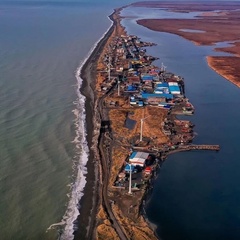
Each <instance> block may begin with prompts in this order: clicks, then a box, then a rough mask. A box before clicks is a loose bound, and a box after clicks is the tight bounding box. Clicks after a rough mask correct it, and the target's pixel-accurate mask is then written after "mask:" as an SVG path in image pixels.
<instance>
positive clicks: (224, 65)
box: [133, 2, 240, 86]
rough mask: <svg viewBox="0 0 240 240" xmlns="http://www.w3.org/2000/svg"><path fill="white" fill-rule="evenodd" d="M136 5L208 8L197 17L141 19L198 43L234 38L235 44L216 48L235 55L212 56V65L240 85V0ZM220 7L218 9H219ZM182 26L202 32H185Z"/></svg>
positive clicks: (148, 24)
mask: <svg viewBox="0 0 240 240" xmlns="http://www.w3.org/2000/svg"><path fill="white" fill-rule="evenodd" d="M133 6H142V7H155V8H166V9H167V10H170V11H182V12H192V11H204V13H203V14H201V15H199V16H198V17H196V18H194V19H141V20H138V21H137V23H138V24H140V25H142V26H144V27H147V28H149V29H151V30H154V31H159V32H168V33H172V34H176V35H179V36H181V37H183V38H185V39H187V40H190V41H192V42H194V44H196V45H215V44H216V43H219V42H231V44H232V46H230V47H222V48H219V47H217V48H215V51H218V52H227V53H232V54H233V56H229V57H223V56H208V57H207V61H208V64H209V66H210V67H211V68H212V69H213V70H215V71H216V72H217V73H219V74H220V75H221V76H223V77H224V78H226V79H227V80H229V81H230V82H232V83H234V84H235V85H237V86H240V84H239V83H240V78H239V75H240V70H239V67H238V66H239V64H240V57H239V56H240V43H239V41H240V19H239V15H240V10H239V9H240V3H238V2H218V3H217V4H216V3H207V2H206V3H204V4H202V2H201V4H199V3H188V4H186V3H181V4H180V3H174V2H171V3H167V2H165V3H164V2H159V3H156V2H155V3H151V2H150V3H148V2H145V3H144V2H142V3H136V4H134V5H133ZM216 11H217V12H216ZM181 29H191V30H198V31H202V32H184V31H181Z"/></svg>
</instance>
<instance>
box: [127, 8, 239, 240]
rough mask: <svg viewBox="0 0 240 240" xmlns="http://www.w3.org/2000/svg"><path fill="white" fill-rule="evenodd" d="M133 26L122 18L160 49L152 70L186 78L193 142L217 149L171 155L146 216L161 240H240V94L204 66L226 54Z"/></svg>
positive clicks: (154, 52) (146, 13)
mask: <svg viewBox="0 0 240 240" xmlns="http://www.w3.org/2000/svg"><path fill="white" fill-rule="evenodd" d="M133 12H134V13H135V14H134V16H137V18H141V17H142V16H144V17H145V18H151V17H152V11H151V10H150V9H145V8H132V9H126V10H124V11H123V15H126V16H130V13H133ZM158 14H159V15H158V17H159V18H161V17H162V16H163V17H164V16H165V15H167V16H168V17H169V15H172V17H173V18H174V16H175V14H174V13H169V12H167V13H164V14H161V11H159V10H158ZM155 15H156V13H155V14H154V17H155ZM178 16H179V13H178ZM188 16H189V15H188ZM188 16H187V17H188ZM182 17H184V14H183V15H182ZM135 21H136V18H126V19H124V21H123V22H124V26H126V28H127V30H128V31H129V32H130V33H131V34H136V35H138V36H140V37H141V38H142V39H143V40H146V41H152V42H154V43H157V44H158V45H157V46H155V47H151V48H148V52H149V53H150V54H152V55H153V56H157V57H159V58H160V59H159V60H158V61H156V62H155V63H156V65H158V66H160V65H161V63H162V62H163V63H164V65H166V66H167V69H168V70H169V71H172V72H174V73H175V74H178V75H181V76H183V77H184V78H185V83H186V84H185V89H186V95H187V97H188V98H189V99H190V101H191V102H192V103H193V105H194V106H195V114H194V115H193V116H192V117H187V119H189V120H191V121H192V122H193V123H194V124H195V125H196V126H195V128H194V130H195V131H196V138H195V139H194V143H196V144H205V143H206V144H220V147H221V150H220V152H217V153H216V152H208V151H203V152H199V151H196V152H186V153H179V154H175V155H172V156H169V157H168V159H167V161H166V162H164V163H163V165H162V167H161V169H160V171H159V175H158V177H157V179H156V181H155V183H154V188H153V191H152V195H151V196H150V199H149V201H148V203H147V205H146V212H147V216H148V218H149V220H150V221H151V222H153V223H154V224H156V226H157V230H156V232H157V234H158V236H159V237H160V239H163V240H172V239H174V240H186V239H188V240H198V239H199V240H200V239H206V240H213V239H218V240H226V239H234V240H235V239H236V240H237V239H240V228H239V226H240V208H239V201H240V187H239V183H240V175H239V169H240V162H239V156H240V148H239V146H238V145H239V134H238V133H239V131H240V126H239V119H240V112H239V111H238V106H239V103H240V90H239V88H238V87H236V86H234V85H233V84H232V83H230V82H228V81H227V80H225V79H224V78H222V77H221V76H219V75H218V74H216V73H215V72H214V71H213V70H211V69H210V68H209V67H208V65H207V62H206V56H208V55H216V54H217V55H224V54H221V53H215V52H213V50H212V49H213V47H199V46H195V45H194V44H193V43H191V42H189V41H187V40H185V39H183V38H181V37H178V36H176V35H173V34H168V33H160V32H154V31H151V30H149V29H147V28H144V27H142V26H138V25H136V22H135ZM185 118H186V117H185Z"/></svg>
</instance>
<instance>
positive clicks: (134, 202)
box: [82, 9, 219, 240]
mask: <svg viewBox="0 0 240 240" xmlns="http://www.w3.org/2000/svg"><path fill="white" fill-rule="evenodd" d="M120 11H121V9H116V10H115V11H114V13H113V14H112V15H111V16H110V19H111V20H112V21H113V25H112V27H111V29H110V30H109V31H108V33H107V34H106V36H105V38H104V41H103V42H100V45H99V47H98V48H97V50H96V51H95V52H94V53H93V55H92V57H90V59H91V60H90V61H88V62H87V64H86V66H85V69H84V71H83V76H82V77H83V79H84V80H86V79H87V81H86V82H87V83H85V85H86V84H87V85H89V86H92V88H93V89H94V97H93V99H94V106H93V107H92V112H91V114H92V115H91V118H88V120H89V122H91V119H92V121H93V125H94V131H93V133H92V135H90V136H91V139H92V145H91V156H92V158H93V162H94V164H95V166H96V167H97V183H96V196H98V197H96V196H95V198H94V199H95V200H94V202H95V206H96V207H95V210H94V211H93V212H92V213H91V214H94V213H96V215H97V218H94V217H93V218H92V220H91V226H90V229H91V231H89V232H91V236H90V235H88V239H93V238H94V239H121V240H124V239H137V240H141V239H157V238H158V237H157V236H156V235H155V232H154V227H153V226H152V225H151V224H150V223H149V222H148V221H147V219H146V218H145V214H144V203H145V199H146V196H147V194H148V193H150V190H151V189H152V187H153V181H154V178H155V177H156V174H157V171H158V169H159V167H160V166H161V164H162V162H163V161H164V160H165V159H166V157H167V155H168V154H172V153H176V152H179V151H189V150H201V149H203V150H214V151H218V150H219V146H218V145H194V144H192V140H193V138H194V132H193V128H194V124H193V123H192V122H190V121H188V120H180V119H178V116H180V115H192V114H194V106H193V105H192V104H191V102H190V101H189V99H188V98H187V97H186V96H185V91H184V89H185V87H184V84H185V83H184V79H183V77H181V76H179V75H176V74H174V73H171V72H167V71H166V68H165V66H164V65H162V66H155V65H154V61H155V60H156V59H157V57H159V56H150V55H148V54H147V47H151V46H153V45H154V43H151V42H144V41H143V40H141V39H140V38H139V37H138V36H134V35H129V33H127V32H126V31H125V29H124V27H123V26H122V25H121V16H120ZM89 66H90V67H89ZM88 70H89V71H90V73H91V74H90V73H89V71H88ZM88 73H89V74H88ZM93 79H94V80H93ZM86 87H87V86H85V88H86Z"/></svg>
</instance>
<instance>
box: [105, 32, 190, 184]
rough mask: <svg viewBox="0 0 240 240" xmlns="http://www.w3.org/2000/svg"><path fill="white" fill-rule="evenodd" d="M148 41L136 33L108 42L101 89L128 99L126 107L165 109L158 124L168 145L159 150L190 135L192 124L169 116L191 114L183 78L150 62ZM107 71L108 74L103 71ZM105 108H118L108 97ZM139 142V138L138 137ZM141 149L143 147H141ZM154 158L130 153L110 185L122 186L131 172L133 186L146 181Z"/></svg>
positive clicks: (149, 44)
mask: <svg viewBox="0 0 240 240" xmlns="http://www.w3.org/2000/svg"><path fill="white" fill-rule="evenodd" d="M151 45H153V44H151V43H145V42H142V41H140V39H139V38H138V37H136V36H121V37H116V38H115V39H114V40H113V42H112V43H111V44H110V45H109V50H108V51H107V52H106V53H105V55H104V59H103V62H104V64H105V66H106V69H105V71H103V72H105V74H104V76H105V80H104V81H103V82H102V85H101V92H102V93H108V92H110V91H111V90H114V91H111V93H112V95H114V94H115V95H117V96H118V97H120V96H121V97H124V99H128V101H129V107H132V108H144V106H146V105H151V106H156V107H157V108H164V109H167V110H168V111H169V112H172V113H174V114H168V117H167V118H166V120H165V121H164V122H163V123H162V125H161V126H159V127H161V128H162V132H163V133H164V134H165V135H167V136H169V139H170V143H169V144H170V146H163V151H162V152H166V151H169V150H170V149H173V148H175V147H177V146H178V145H179V144H187V143H189V142H191V140H192V138H193V130H192V128H193V125H192V124H191V123H190V122H189V121H180V120H177V119H176V118H174V117H173V115H176V114H185V115H189V114H193V112H194V107H193V106H192V104H191V103H190V102H189V101H188V99H186V98H185V94H184V79H183V78H182V77H180V76H178V75H175V74H173V73H169V72H167V71H166V67H165V66H164V65H163V64H162V66H161V67H156V66H153V65H152V62H153V61H154V60H155V59H156V58H154V57H152V56H148V55H147V54H146V49H145V47H146V46H151ZM106 73H108V74H106ZM108 107H119V106H118V105H117V104H115V103H114V102H113V104H112V100H111V101H110V103H109V106H108ZM140 141H141V138H140ZM142 151H143V150H142ZM156 162H157V161H156V157H155V156H154V155H151V154H149V153H147V152H132V153H131V155H130V156H129V157H128V158H127V160H126V161H125V163H124V165H123V166H122V168H121V171H120V173H119V174H118V176H117V178H116V181H115V183H114V186H115V187H117V188H124V189H126V187H127V185H128V183H129V180H130V178H131V174H134V179H131V183H132V184H133V185H134V188H135V189H139V186H140V185H141V184H142V183H143V182H145V180H148V179H149V177H150V176H151V175H152V174H153V172H154V170H155V168H156V166H157V163H156Z"/></svg>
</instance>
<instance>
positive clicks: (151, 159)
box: [114, 152, 157, 190]
mask: <svg viewBox="0 0 240 240" xmlns="http://www.w3.org/2000/svg"><path fill="white" fill-rule="evenodd" d="M156 164H157V161H156V158H155V156H154V155H152V154H149V153H146V152H132V153H131V155H130V156H129V157H128V159H127V162H126V163H125V164H124V166H123V167H122V170H121V171H120V173H119V174H118V176H117V179H116V181H115V183H114V186H115V187H116V188H124V189H125V188H128V187H129V181H130V177H131V176H134V177H132V178H131V184H132V186H131V187H132V188H133V189H134V190H139V189H140V188H141V187H142V186H144V183H145V182H146V181H148V180H149V178H150V177H151V175H152V173H153V171H154V170H155V169H156Z"/></svg>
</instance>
